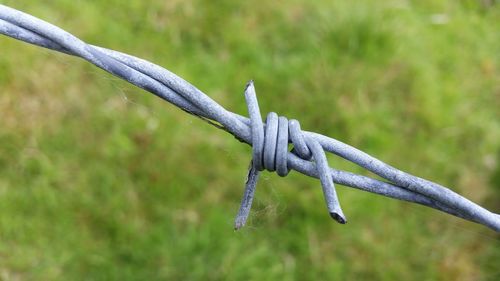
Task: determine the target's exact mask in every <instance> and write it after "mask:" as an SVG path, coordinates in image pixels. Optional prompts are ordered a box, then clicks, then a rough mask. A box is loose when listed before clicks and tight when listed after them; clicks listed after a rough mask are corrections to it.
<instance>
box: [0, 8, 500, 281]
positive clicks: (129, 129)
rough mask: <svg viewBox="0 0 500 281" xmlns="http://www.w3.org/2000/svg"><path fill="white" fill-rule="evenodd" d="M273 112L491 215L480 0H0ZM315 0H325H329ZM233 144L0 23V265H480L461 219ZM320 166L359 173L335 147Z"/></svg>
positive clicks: (411, 274) (386, 276)
mask: <svg viewBox="0 0 500 281" xmlns="http://www.w3.org/2000/svg"><path fill="white" fill-rule="evenodd" d="M0 2H2V3H4V4H6V5H10V6H11V7H14V8H17V9H20V10H23V11H25V12H28V13H31V14H33V15H35V16H37V17H40V18H42V19H44V20H47V21H49V22H51V23H54V24H56V25H58V26H60V27H62V28H64V29H66V30H68V31H69V32H71V33H73V34H75V35H76V36H78V37H80V38H81V39H83V40H85V41H86V42H88V43H92V44H95V45H99V46H103V47H107V48H111V49H116V50H120V51H123V52H126V53H130V54H133V55H136V56H138V57H142V58H145V59H148V60H151V61H153V62H155V63H157V64H159V65H162V66H164V67H166V68H168V69H169V70H171V71H173V72H175V73H177V74H178V75H180V76H182V77H184V78H185V79H186V80H188V81H190V82H191V83H193V84H194V85H196V86H197V87H198V88H200V89H201V90H202V91H204V92H205V93H207V94H208V95H209V96H210V97H212V98H213V99H215V100H216V101H218V102H219V103H220V104H222V105H223V106H225V107H226V108H227V109H229V110H231V111H234V112H237V113H240V114H243V115H247V113H246V109H245V102H244V97H243V89H244V86H245V83H246V82H247V81H248V80H250V79H254V80H255V83H256V90H257V94H258V97H259V100H260V107H261V110H262V113H263V114H265V113H266V112H269V111H276V112H278V113H279V114H282V115H285V116H288V117H290V118H297V119H299V120H300V121H301V123H302V127H303V128H304V129H307V130H312V131H316V132H320V133H323V134H326V135H329V136H332V137H334V138H337V139H339V140H341V141H344V142H346V143H349V144H351V145H353V146H355V147H357V148H360V149H362V150H364V151H366V152H368V153H369V154H371V155H374V156H376V157H378V158H380V159H381V160H383V161H386V162H388V163H390V164H392V165H394V166H396V167H398V168H401V169H403V170H405V171H408V172H410V173H413V174H416V175H418V176H421V177H424V178H427V179H430V180H433V181H436V182H438V183H440V184H443V185H445V186H449V187H451V188H452V189H453V190H455V191H457V192H459V193H461V194H463V195H465V196H466V197H468V198H470V199H472V200H474V201H476V202H478V203H480V204H481V205H484V206H486V207H487V208H489V209H491V210H493V211H496V212H500V163H499V162H500V141H499V139H500V116H499V115H500V114H499V108H500V35H499V30H500V24H499V22H500V21H499V19H500V7H499V6H498V5H496V4H494V2H495V1H352V3H351V1H269V0H267V1H241V2H237V1H229V0H228V1H184V0H177V1H142V0H134V1H118V0H113V1H75V0H57V1H19V0H11V1H0ZM332 2H333V3H332ZM250 158H251V149H250V147H248V146H246V145H244V144H242V143H239V142H238V141H236V140H235V139H234V138H233V137H231V136H230V135H228V134H226V133H225V132H223V131H219V130H216V129H215V128H214V127H211V126H207V124H206V123H204V122H202V121H200V120H199V119H196V118H194V117H192V116H189V115H187V114H185V113H184V112H182V111H180V110H178V109H176V108H175V107H173V106H172V105H169V104H167V103H166V102H163V101H162V100H160V99H158V98H156V97H154V96H153V95H151V94H149V93H145V92H144V91H142V90H140V89H137V88H135V87H132V86H130V85H128V84H127V83H125V82H123V81H120V80H119V79H116V78H114V77H112V76H111V75H109V74H107V73H105V72H103V71H101V70H99V69H97V68H96V67H94V66H92V65H90V64H89V63H86V62H84V61H82V60H80V59H76V58H73V57H69V56H66V55H63V54H57V53H54V52H51V51H48V50H44V49H41V48H38V47H33V46H29V45H27V44H25V43H22V42H18V41H15V40H12V39H9V38H6V37H3V36H0V279H1V280H333V279H335V280H345V279H348V280H499V279H500V237H499V235H498V234H496V233H495V232H493V231H491V230H489V229H487V228H485V227H482V226H479V225H475V224H473V223H469V222H465V221H462V220H459V219H457V218H454V217H451V216H448V215H445V214H442V213H439V212H437V211H434V210H429V209H427V208H425V207H421V206H416V205H412V204H408V203H403V202H398V201H395V200H392V199H388V198H384V197H380V196H377V195H373V194H368V193H365V192H361V191H358V190H353V189H350V188H345V187H343V186H341V187H339V188H338V192H339V196H340V199H341V201H342V203H343V208H344V212H345V213H346V215H347V217H348V219H349V223H348V224H347V225H345V226H343V225H339V224H336V223H334V222H333V221H332V220H331V219H330V218H329V217H328V215H327V212H326V210H325V207H324V203H323V198H322V193H321V188H320V183H319V181H317V180H315V179H311V178H308V177H305V176H302V175H300V174H298V173H295V172H292V173H291V174H290V175H289V176H288V177H286V178H280V177H278V176H277V175H276V174H271V173H264V174H263V176H262V179H261V181H260V182H259V185H258V192H257V195H256V200H255V203H254V208H253V210H252V213H251V218H250V221H249V223H248V226H247V227H245V228H244V229H243V230H241V231H238V232H234V231H233V229H232V224H233V218H234V215H235V214H236V212H237V209H238V205H239V202H240V197H241V194H242V191H243V185H244V179H245V175H246V169H247V166H248V163H249V161H250ZM329 162H330V165H331V166H333V167H335V168H339V169H346V170H350V171H353V172H356V173H360V174H363V175H370V174H369V173H367V172H365V171H364V170H363V169H361V168H359V167H357V166H354V165H352V164H349V163H347V162H346V161H345V160H342V159H340V158H338V157H334V156H329Z"/></svg>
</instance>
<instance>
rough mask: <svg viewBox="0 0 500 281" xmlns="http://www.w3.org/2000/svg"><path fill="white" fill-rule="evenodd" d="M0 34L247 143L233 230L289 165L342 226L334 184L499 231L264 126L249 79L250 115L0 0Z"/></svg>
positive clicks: (444, 200)
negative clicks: (335, 163)
mask: <svg viewBox="0 0 500 281" xmlns="http://www.w3.org/2000/svg"><path fill="white" fill-rule="evenodd" d="M0 34H4V35H6V36H9V37H12V38H15V39H18V40H21V41H24V42H27V43H31V44H33V45H37V46H40V47H44V48H47V49H51V50H54V51H58V52H62V53H65V54H68V55H73V56H77V57H80V58H82V59H84V60H87V61H88V62H90V63H92V64H94V65H96V66H97V67H99V68H102V69H103V70H105V71H107V72H109V73H111V74H113V75H115V76H117V77H119V78H121V79H124V80H126V81H128V82H130V83H132V84H134V85H136V86H138V87H139V88H142V89H144V90H146V91H148V92H150V93H153V94H154V95H156V96H158V97H160V98H162V99H163V100H166V101H168V102H170V103H172V104H173V105H175V106H177V107H179V108H180V109H182V110H184V111H185V112H187V113H189V114H191V115H194V116H196V117H198V118H201V119H202V120H204V121H206V122H208V123H209V124H211V125H213V126H215V127H216V128H219V129H222V130H224V131H226V132H228V133H230V134H232V135H233V136H234V137H235V138H236V139H238V140H239V141H241V142H244V143H247V144H249V145H251V146H252V160H251V162H250V167H249V171H248V175H247V180H246V186H245V190H244V194H243V199H242V202H241V206H240V210H239V212H238V214H237V216H236V220H235V225H234V226H235V229H239V228H241V227H243V226H244V225H245V222H246V220H247V217H248V215H249V213H250V209H251V205H252V200H253V197H254V194H255V189H256V184H257V181H258V178H259V173H260V171H263V170H268V171H271V172H274V171H276V172H277V174H278V175H280V176H282V177H284V176H286V175H287V174H288V173H289V171H290V170H295V171H297V172H299V173H302V174H304V175H307V176H311V177H315V178H318V179H319V180H320V182H321V186H322V189H323V194H324V197H325V202H326V207H327V210H328V213H329V215H330V216H331V217H332V218H333V219H334V220H336V221H337V222H339V223H342V224H344V223H346V222H347V219H346V216H345V215H344V213H343V211H342V208H341V205H340V201H339V199H338V197H337V193H336V191H335V184H334V183H337V184H341V185H345V186H349V187H353V188H356V189H360V190H363V191H368V192H371V193H375V194H379V195H382V196H386V197H390V198H394V199H399V200H403V201H408V202H413V203H417V204H420V205H424V206H427V207H430V208H434V209H436V210H439V211H442V212H445V213H448V214H451V215H454V216H457V217H460V218H463V219H465V220H468V221H471V222H475V223H478V224H482V225H484V226H487V227H489V228H491V229H493V230H495V231H497V232H500V215H499V214H495V213H493V212H490V211H488V210H487V209H485V208H483V207H481V206H479V205H477V204H476V203H474V202H472V201H470V200H468V199H467V198H465V197H462V196H461V195H459V194H457V193H455V192H453V191H452V190H450V189H448V188H446V187H444V186H441V185H439V184H437V183H434V182H431V181H428V180H425V179H422V178H419V177H416V176H413V175H410V174H408V173H406V172H403V171H400V170H398V169H396V168H394V167H392V166H390V165H388V164H386V163H384V162H382V161H380V160H378V159H376V158H374V157H372V156H370V155H368V154H366V153H364V152H363V151H360V150H358V149H356V148H354V147H352V146H350V145H347V144H345V143H343V142H340V141H338V140H336V139H333V138H330V137H328V136H324V135H321V134H318V133H314V132H309V131H303V130H301V128H300V124H299V122H298V121H297V120H288V119H287V118H286V117H282V116H278V115H277V114H276V113H274V112H271V113H269V114H268V115H267V118H266V121H265V123H264V122H263V121H262V118H261V115H260V110H259V106H258V102H257V97H256V93H255V88H254V84H253V81H250V82H249V83H248V84H247V86H246V87H245V90H244V93H245V100H246V103H247V108H248V112H249V116H250V118H247V117H244V116H241V115H239V114H236V113H233V112H231V111H228V110H226V109H225V108H224V107H222V106H221V105H219V104H218V103H217V102H215V101H214V100H212V99H211V98H210V97H208V96H207V95H206V94H204V93H203V92H201V91H200V90H199V89H197V88H196V87H194V86H193V85H191V84H190V83H188V82H187V81H185V80H184V79H182V78H180V77H179V76H177V75H175V74H174V73H172V72H170V71H168V70H167V69H165V68H162V67H160V66H158V65H155V64H153V63H151V62H149V61H146V60H143V59H140V58H137V57H134V56H131V55H128V54H124V53H121V52H118V51H114V50H110V49H106V48H102V47H98V46H94V45H90V44H86V43H85V42H83V41H82V40H80V39H78V38H77V37H75V36H73V35H72V34H70V33H68V32H66V31H64V30H62V29H61V28H59V27H57V26H54V25H52V24H50V23H47V22H45V21H43V20H40V19H38V18H36V17H33V16H31V15H29V14H26V13H23V12H21V11H18V10H15V9H13V8H10V7H7V6H4V5H0ZM4 55H5V54H4ZM290 144H291V145H292V147H293V149H292V150H291V151H289V148H288V147H289V145H290ZM325 152H330V153H333V154H335V155H337V156H340V157H342V158H344V159H346V160H348V161H351V162H353V163H355V164H357V165H359V166H361V167H363V168H365V169H367V170H368V171H371V172H373V173H374V174H376V175H378V176H380V177H382V178H383V179H385V180H386V181H383V180H377V179H373V178H370V177H366V176H362V175H357V174H354V173H351V172H348V171H342V170H337V169H333V168H330V167H329V165H328V162H327V158H326V154H325Z"/></svg>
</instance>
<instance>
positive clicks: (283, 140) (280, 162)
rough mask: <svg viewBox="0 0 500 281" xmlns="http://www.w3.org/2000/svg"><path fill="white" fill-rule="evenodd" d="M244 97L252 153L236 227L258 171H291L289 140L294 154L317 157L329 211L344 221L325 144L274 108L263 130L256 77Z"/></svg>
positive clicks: (248, 202)
mask: <svg viewBox="0 0 500 281" xmlns="http://www.w3.org/2000/svg"><path fill="white" fill-rule="evenodd" d="M245 99H246V102H247V107H248V113H249V115H250V122H251V124H250V126H251V130H252V152H253V154H252V162H251V163H250V168H249V171H248V177H247V182H246V187H245V193H244V194H243V199H242V201H241V207H240V210H239V212H238V215H237V216H236V220H235V223H234V228H235V229H240V228H241V227H243V226H244V225H245V222H246V220H247V218H248V215H249V213H250V208H251V206H252V200H253V197H254V193H255V187H256V185H257V180H258V177H259V171H262V170H264V169H266V170H268V171H270V172H274V171H276V173H277V174H278V175H279V176H281V177H284V176H286V175H288V173H289V172H290V170H289V169H288V165H287V156H288V142H289V140H290V141H291V143H292V144H293V145H294V149H293V150H292V151H293V152H294V154H295V155H297V156H298V157H300V158H302V159H304V160H306V161H309V160H311V158H314V161H315V163H316V169H317V172H318V175H319V178H320V181H321V185H322V187H323V195H324V197H325V201H326V207H327V209H328V213H329V214H330V216H331V217H332V218H333V219H335V220H336V221H337V222H339V223H341V224H345V223H346V222H347V220H346V218H345V216H344V213H343V212H342V208H341V207H340V203H339V200H338V198H337V192H336V190H335V185H334V183H333V180H332V177H331V176H330V168H329V167H328V162H327V160H326V155H325V151H324V150H323V147H321V145H320V144H319V143H318V141H317V140H315V139H314V138H310V137H306V136H304V134H303V133H302V131H301V130H300V124H299V121H297V120H288V119H287V118H286V117H282V116H280V117H278V115H277V114H276V113H274V112H270V113H269V114H268V115H267V118H266V126H265V130H264V124H263V123H262V117H261V116H260V110H259V104H258V103H257V96H256V94H255V88H254V86H253V81H250V82H249V83H248V84H247V86H246V87H245Z"/></svg>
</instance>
